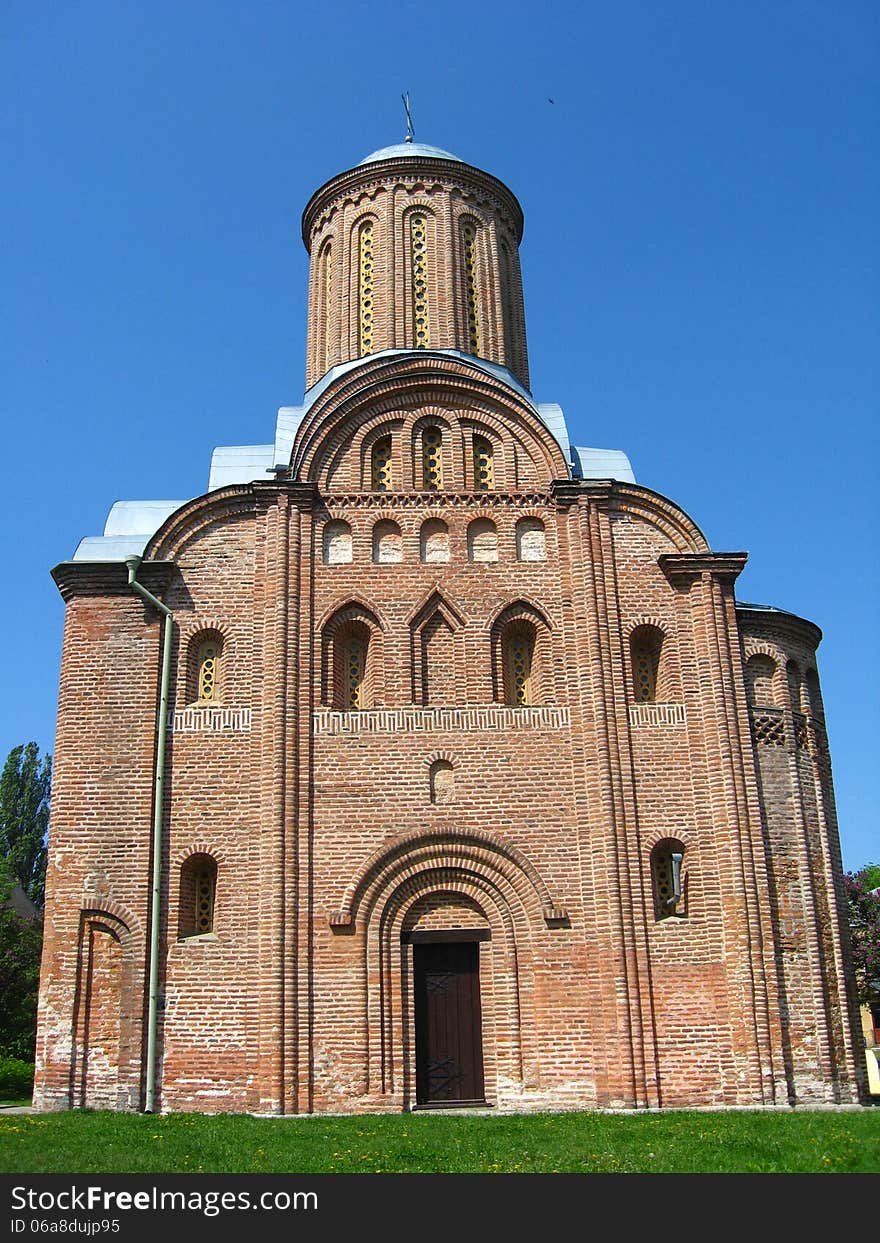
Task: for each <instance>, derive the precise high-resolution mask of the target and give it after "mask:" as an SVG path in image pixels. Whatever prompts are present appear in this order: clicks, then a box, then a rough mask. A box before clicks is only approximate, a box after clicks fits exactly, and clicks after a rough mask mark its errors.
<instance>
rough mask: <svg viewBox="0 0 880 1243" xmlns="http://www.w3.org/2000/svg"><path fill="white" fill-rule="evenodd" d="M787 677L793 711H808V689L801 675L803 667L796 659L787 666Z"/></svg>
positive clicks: (789, 698)
mask: <svg viewBox="0 0 880 1243" xmlns="http://www.w3.org/2000/svg"><path fill="white" fill-rule="evenodd" d="M785 677H786V680H787V682H788V700H789V704H790V706H791V710H792V712H806V711H807V703H806V699H807V691H806V686H805V685H804V680H803V678H802V676H801V667H800V665H799V664H798V663H797V661H795V660H790V661H789V662H788V664H787V665H786V666H785Z"/></svg>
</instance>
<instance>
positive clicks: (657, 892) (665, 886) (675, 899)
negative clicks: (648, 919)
mask: <svg viewBox="0 0 880 1243" xmlns="http://www.w3.org/2000/svg"><path fill="white" fill-rule="evenodd" d="M651 883H652V886H653V890H654V917H655V919H658V920H659V919H668V918H669V917H670V916H672V915H678V916H682V915H685V914H686V913H687V911H686V903H685V896H684V846H683V845H682V843H681V842H680V841H678V839H677V838H674V837H668V838H666V839H665V840H664V841H662V842H658V843H657V845H656V846H655V847H654V849H653V850H652V851H651Z"/></svg>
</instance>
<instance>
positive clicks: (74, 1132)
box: [0, 1108, 880, 1174]
mask: <svg viewBox="0 0 880 1243" xmlns="http://www.w3.org/2000/svg"><path fill="white" fill-rule="evenodd" d="M0 1170H2V1171H4V1172H6V1173H10V1174H12V1173H65V1174H71V1173H92V1172H96V1173H105V1174H112V1173H120V1174H121V1173H126V1174H131V1173H190V1172H192V1173H200V1172H201V1173H226V1174H233V1173H239V1174H270V1173H302V1174H306V1173H360V1174H364V1173H374V1172H375V1173H499V1174H501V1173H519V1174H528V1173H555V1172H559V1173H639V1172H640V1173H647V1172H650V1173H688V1174H689V1173H711V1172H714V1173H818V1172H825V1173H856V1172H859V1173H869V1172H871V1173H876V1172H878V1171H880V1109H872V1108H867V1109H861V1110H853V1111H815V1112H809V1111H800V1110H798V1111H797V1112H791V1113H789V1112H780V1113H777V1112H772V1113H767V1112H757V1111H756V1112H741V1111H736V1112H719V1113H693V1112H681V1113H664V1114H639V1115H625V1116H624V1115H611V1114H595V1113H592V1114H591V1113H580V1114H577V1113H570V1114H532V1115H499V1116H497V1117H485V1116H474V1115H469V1116H465V1115H461V1114H459V1115H450V1114H405V1115H388V1116H359V1117H345V1118H317V1117H303V1118H251V1117H247V1116H241V1115H231V1114H225V1115H219V1116H214V1117H205V1116H202V1115H198V1114H171V1115H168V1116H165V1117H160V1116H149V1115H141V1114H116V1113H102V1112H96V1113H90V1112H73V1113H57V1114H42V1115H39V1114H7V1115H0Z"/></svg>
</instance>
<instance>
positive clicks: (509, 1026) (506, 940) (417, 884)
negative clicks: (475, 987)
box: [330, 828, 568, 1107]
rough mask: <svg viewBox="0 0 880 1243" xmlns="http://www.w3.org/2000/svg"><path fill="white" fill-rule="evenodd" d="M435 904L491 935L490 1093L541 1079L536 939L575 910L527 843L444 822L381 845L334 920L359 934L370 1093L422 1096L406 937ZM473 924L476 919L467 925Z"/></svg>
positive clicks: (486, 990)
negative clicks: (560, 897) (422, 911)
mask: <svg viewBox="0 0 880 1243" xmlns="http://www.w3.org/2000/svg"><path fill="white" fill-rule="evenodd" d="M426 901H430V902H431V904H432V906H433V908H434V910H435V912H436V911H438V910H440V912H441V913H442V907H443V906H444V904H447V903H448V904H449V906H450V907H451V908H452V910H453V926H454V923H455V912H460V910H461V907H462V905H463V904H464V905H467V906H468V908H469V910H472V911H474V912H476V913H478V914H479V915H480V916H481V917H482V918H481V920H480V923H481V926H483V927H485V928H486V929H487V930H488V933H489V937H490V942H491V944H488V945H486V946H485V947H484V950H485V957H484V959H483V964H484V966H485V967H486V968H487V970H486V971H485V974H483V975H481V994H482V1005H483V1012H484V1031H485V1033H486V1042H485V1053H486V1059H487V1066H486V1070H487V1075H486V1082H487V1094H488V1095H489V1097H490V1099H491V1097H492V1095H493V1094H495V1093H496V1092H497V1084H498V1082H499V1081H501V1080H503V1081H504V1082H506V1083H508V1084H514V1085H519V1088H520V1089H521V1088H522V1087H523V1086H525V1085H526V1084H533V1083H534V1082H535V1081H536V1079H537V1077H538V1074H539V1070H538V1066H537V1052H536V1050H537V1047H538V1039H537V1025H536V1016H535V1012H534V1008H533V1001H532V982H531V975H530V964H531V962H532V959H533V956H534V955H535V953H536V952H537V951H536V946H535V942H536V939H537V938H539V937H541V936H546V935H552V933H551V932H549V931H548V929H549V928H552V927H555V926H559V925H564V924H566V923H567V921H568V917H567V915H566V912H565V909H564V908H563V907H562V906H560V905H559V904H558V903H556V902H554V900H553V898H552V897H551V895H550V891H549V889H548V888H547V885H546V884H545V883H544V881H543V879H542V877H541V876H540V874H539V873H538V871H537V869H536V868H535V867H534V865H533V864H532V863H531V862H530V861H529V860H528V859H527V858H526V856H525V855H524V854H523V853H522V852H521V851H520V850H519V849H518V848H517V847H515V846H513V845H512V844H511V843H509V842H506V841H505V840H504V839H502V838H501V837H500V836H498V835H496V834H493V833H490V832H488V831H485V830H463V829H455V828H438V829H435V830H428V831H426V832H425V831H418V832H413V833H408V834H406V835H404V836H403V837H401V838H399V839H398V840H397V841H395V842H394V843H393V844H392V845H390V846H387V847H385V848H383V849H381V850H379V851H376V853H375V854H373V855H372V856H371V857H370V858H369V859H368V860H367V861H366V863H365V864H364V866H363V867H362V868H361V870H360V872H359V873H358V875H357V876H356V877H354V878H353V880H352V881H351V883H350V884H349V886H348V888H347V890H346V892H345V895H344V897H343V902H342V908H341V910H340V911H339V912H337V913H336V914H335V915H333V916H331V919H330V923H331V926H332V928H333V929H334V931H336V932H348V933H355V932H357V933H358V934H359V935H358V936H357V940H356V945H357V947H358V948H357V957H358V962H359V971H360V978H361V981H362V987H363V989H364V995H365V1000H366V1013H365V1014H364V1015H363V1018H362V1020H361V1022H362V1023H363V1030H362V1033H361V1034H362V1037H363V1040H364V1044H365V1046H366V1048H367V1057H366V1064H365V1068H364V1091H365V1093H366V1095H367V1096H374V1097H375V1098H377V1099H381V1100H385V1101H388V1099H389V1098H391V1099H392V1100H393V1101H394V1103H395V1104H400V1105H401V1106H403V1107H406V1106H407V1105H408V1104H409V1103H411V1102H412V1101H413V1100H414V1098H415V1064H414V1049H415V1044H414V1039H415V1037H414V1026H413V1010H412V957H411V952H410V950H409V947H408V946H407V945H405V944H404V942H405V940H406V937H405V934H406V933H407V932H408V931H409V930H410V929H411V928H412V924H413V917H412V912H413V911H414V909H417V908H418V907H419V904H424V903H425V902H426ZM458 918H461V915H460V914H459V915H458ZM473 924H474V920H473V918H472V917H471V918H468V919H467V924H466V926H467V927H473ZM447 926H448V925H447ZM404 950H405V952H403V951H404Z"/></svg>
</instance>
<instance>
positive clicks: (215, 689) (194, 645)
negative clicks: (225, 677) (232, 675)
mask: <svg viewBox="0 0 880 1243" xmlns="http://www.w3.org/2000/svg"><path fill="white" fill-rule="evenodd" d="M189 650H190V657H189V662H188V663H189V688H188V689H189V694H188V701H189V703H194V704H201V705H204V706H205V707H210V706H211V705H212V704H218V703H219V702H220V691H221V681H220V679H221V674H222V662H223V639H222V638H221V637H220V635H219V634H216V633H213V632H211V633H209V634H206V633H204V632H203V633H202V634H201V635H196V636H195V638H194V639H193V640H192V641H191V646H190V649H189Z"/></svg>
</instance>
